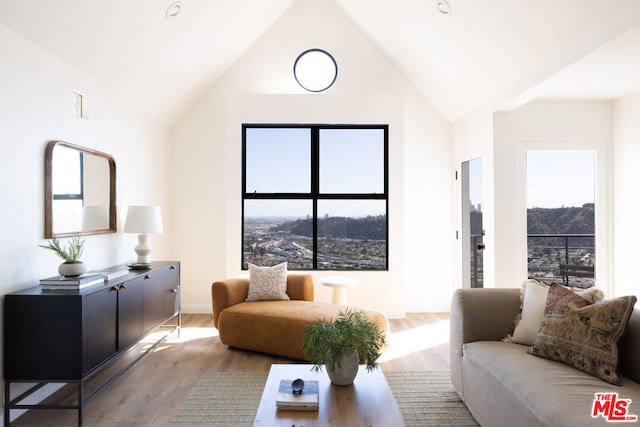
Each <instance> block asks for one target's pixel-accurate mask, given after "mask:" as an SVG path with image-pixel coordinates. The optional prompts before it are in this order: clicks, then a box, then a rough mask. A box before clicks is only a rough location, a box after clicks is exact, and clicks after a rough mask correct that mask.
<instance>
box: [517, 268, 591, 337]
mask: <svg viewBox="0 0 640 427" xmlns="http://www.w3.org/2000/svg"><path fill="white" fill-rule="evenodd" d="M550 287H551V285H548V284H546V283H544V282H541V281H539V280H536V279H528V280H526V281H525V282H524V283H523V285H522V288H521V290H520V313H519V314H518V315H517V316H516V318H515V321H514V323H515V329H514V331H513V335H508V336H507V337H506V338H505V339H504V341H506V342H512V343H517V344H526V345H532V344H533V343H534V341H535V340H536V336H537V335H538V329H539V328H540V324H541V323H542V318H543V317H544V307H545V305H546V303H547V295H548V293H549V288H550ZM567 289H570V290H571V291H572V292H575V293H577V294H578V295H580V296H581V297H582V298H584V299H586V300H587V301H589V303H591V304H593V303H596V302H600V301H602V300H603V299H604V293H603V292H602V291H601V290H600V289H598V288H596V287H595V286H594V287H591V288H588V289H580V288H567Z"/></svg>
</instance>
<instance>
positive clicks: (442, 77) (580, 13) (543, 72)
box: [0, 0, 640, 121]
mask: <svg viewBox="0 0 640 427" xmlns="http://www.w3.org/2000/svg"><path fill="white" fill-rule="evenodd" d="M172 1H173V0H134V1H131V0H109V1H104V0H54V1H52V0H20V1H13V0H0V23H2V24H4V25H5V26H7V27H8V28H10V29H12V30H13V31H15V32H17V33H19V34H21V35H22V36H23V37H25V38H26V39H28V40H30V41H31V42H33V43H34V44H36V45H38V46H40V47H42V48H44V49H46V50H48V51H49V52H51V53H53V54H54V55H56V56H58V57H59V58H61V59H62V60H64V61H66V62H67V63H69V64H71V65H73V66H75V67H76V68H78V69H80V70H82V71H83V72H85V73H86V74H87V75H89V76H91V77H93V78H94V79H96V80H97V81H99V82H101V83H103V84H105V85H107V86H108V87H111V88H113V89H114V90H117V91H122V93H136V94H137V97H138V98H139V99H142V100H144V101H145V103H146V107H147V108H149V109H151V111H152V112H153V113H155V114H157V115H159V116H160V117H162V118H164V119H166V120H168V121H171V120H173V119H174V118H175V116H176V115H177V114H179V113H180V112H181V111H182V110H183V109H184V108H185V107H186V106H188V105H189V104H190V103H191V102H193V100H194V99H195V98H196V97H197V96H198V95H199V94H201V93H202V91H203V90H204V89H205V88H206V87H207V86H208V85H210V84H211V83H212V82H213V81H215V79H217V78H218V77H219V76H220V75H221V74H222V73H223V72H224V71H225V70H226V69H227V68H228V67H229V66H231V64H233V63H234V62H235V61H236V60H237V59H238V58H239V57H240V56H241V55H242V54H243V53H244V52H245V51H246V50H247V49H249V47H250V46H251V45H252V44H253V43H254V42H255V41H256V40H258V39H259V38H260V37H261V36H262V35H263V34H264V33H265V32H266V31H267V30H268V29H269V28H270V27H271V26H272V25H273V24H274V23H275V22H276V21H277V20H278V19H279V18H280V17H281V16H282V14H283V13H285V11H286V10H287V9H288V8H289V7H290V6H291V5H292V4H293V3H294V2H295V1H296V0H268V1H265V0H233V1H232V0H226V1H224V0H181V3H182V12H181V13H180V15H179V16H178V17H177V18H176V19H174V20H170V21H168V20H167V19H166V18H165V10H166V9H167V7H168V6H169V5H170V4H171V3H172ZM297 1H304V2H306V3H308V7H310V8H313V7H322V4H323V3H326V2H335V4H337V5H338V6H339V7H340V8H341V9H342V10H343V11H344V12H345V14H346V15H347V16H348V17H350V18H351V19H352V20H353V22H354V23H355V24H356V25H357V26H358V27H359V28H360V29H361V30H362V31H363V32H364V33H365V34H366V35H367V36H368V37H369V38H370V39H371V40H372V41H373V42H374V43H375V44H376V45H378V47H379V48H380V49H381V50H382V51H383V52H384V53H385V54H386V55H387V56H388V57H389V58H390V59H391V60H392V61H393V62H394V63H395V64H396V65H397V66H398V67H399V68H400V69H401V70H402V71H403V72H404V73H405V74H406V75H407V76H408V77H409V78H410V79H411V80H412V81H413V82H414V84H415V85H416V87H417V88H418V89H419V90H421V91H422V92H423V93H424V94H425V96H426V97H427V98H428V99H430V100H431V102H433V103H434V105H435V106H436V107H437V108H438V109H439V110H440V111H442V113H443V114H444V115H445V116H446V117H447V118H449V119H450V120H456V119H458V118H460V117H462V116H463V115H464V114H466V113H468V112H471V111H473V110H475V109H476V108H479V107H480V106H483V105H489V106H490V107H491V108H494V109H501V108H510V107H513V106H517V105H519V104H520V103H522V102H526V101H528V100H531V99H534V98H540V97H541V98H562V99H565V98H568V99H574V98H579V99H613V98H616V97H619V96H622V95H626V94H629V93H632V92H635V91H638V90H640V27H639V25H640V1H638V0H555V1H550V0H448V1H449V3H450V5H451V8H452V13H450V14H449V15H442V14H440V13H439V12H438V11H437V8H436V0H394V1H393V2H391V1H389V0H297Z"/></svg>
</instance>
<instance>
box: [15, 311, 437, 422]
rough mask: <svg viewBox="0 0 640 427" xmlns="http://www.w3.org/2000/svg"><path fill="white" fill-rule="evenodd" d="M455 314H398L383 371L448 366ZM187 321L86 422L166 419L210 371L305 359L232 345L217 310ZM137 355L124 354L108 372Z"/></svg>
mask: <svg viewBox="0 0 640 427" xmlns="http://www.w3.org/2000/svg"><path fill="white" fill-rule="evenodd" d="M448 319H449V317H448V314H446V313H420V314H415V313H411V314H408V315H407V317H406V318H405V319H391V320H390V321H389V326H390V334H389V347H388V348H387V350H386V351H385V354H384V355H383V357H382V359H381V360H382V361H381V364H380V365H381V367H382V369H383V371H401V370H416V369H419V370H446V369H449V343H448ZM182 326H183V328H182V332H181V334H180V337H177V336H172V337H170V338H169V339H168V340H167V341H165V342H164V343H162V344H160V345H159V346H158V347H157V348H156V349H155V350H154V351H152V352H151V353H149V354H148V355H147V356H145V357H144V358H143V359H142V360H140V362H138V363H137V364H136V365H134V366H133V367H132V368H131V369H129V370H128V371H127V372H126V373H125V374H124V375H123V376H122V377H120V378H119V379H118V380H117V381H115V382H114V383H113V384H112V385H111V386H110V387H109V388H107V389H106V390H105V391H104V392H102V393H101V394H100V395H99V396H97V397H96V398H95V399H94V400H93V401H91V402H90V403H89V404H88V405H87V406H86V407H85V408H84V426H86V427H157V426H163V425H166V424H168V423H169V421H170V420H171V418H172V417H173V414H174V413H175V412H176V411H177V410H178V408H179V407H180V405H181V404H182V402H183V401H184V399H185V398H186V396H187V394H188V393H189V392H190V391H191V388H192V387H193V385H194V384H195V382H196V381H197V380H198V379H199V378H200V377H201V376H202V374H203V373H204V372H216V371H263V372H268V371H269V368H270V367H271V365H272V364H273V363H297V362H299V361H294V360H290V359H286V358H282V357H277V356H272V355H266V354H261V353H255V352H251V351H245V350H239V349H233V348H228V347H227V346H225V345H223V344H222V343H220V341H219V339H218V337H217V331H216V329H215V328H214V327H213V322H212V318H211V315H204V314H184V315H183V318H182ZM445 332H446V336H445ZM136 351H137V350H136ZM133 356H134V355H133V354H128V355H126V357H124V358H122V360H118V361H117V362H116V363H114V366H113V367H110V369H109V370H108V372H107V374H108V373H109V372H112V371H113V372H115V371H116V370H117V369H119V367H120V366H121V365H122V364H123V363H125V362H126V361H127V360H128V358H131V357H133ZM103 377H104V376H103ZM99 379H100V377H98V378H96V380H99ZM74 393H75V391H73V390H68V389H63V390H62V391H61V392H58V393H56V394H55V395H54V396H52V397H51V398H50V399H48V401H55V402H56V403H59V402H60V401H70V402H73V399H74V398H75V394H74ZM76 425H77V413H76V411H75V410H32V411H29V412H28V413H27V414H25V415H23V416H21V417H19V418H18V419H17V420H15V421H14V422H12V423H11V426H15V427H44V426H58V427H66V426H70V427H72V426H76Z"/></svg>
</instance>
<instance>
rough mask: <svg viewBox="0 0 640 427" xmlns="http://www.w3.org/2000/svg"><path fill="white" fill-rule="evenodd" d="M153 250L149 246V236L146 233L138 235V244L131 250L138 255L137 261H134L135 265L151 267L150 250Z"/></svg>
mask: <svg viewBox="0 0 640 427" xmlns="http://www.w3.org/2000/svg"><path fill="white" fill-rule="evenodd" d="M152 249H153V248H152V247H151V245H150V244H149V235H148V234H147V233H141V234H138V244H137V245H136V246H135V247H134V248H133V250H134V251H135V252H136V254H137V255H138V259H136V262H135V263H136V264H138V265H146V266H150V265H151V250H152Z"/></svg>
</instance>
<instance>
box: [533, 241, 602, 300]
mask: <svg viewBox="0 0 640 427" xmlns="http://www.w3.org/2000/svg"><path fill="white" fill-rule="evenodd" d="M527 237H528V241H527V252H528V254H527V255H528V266H529V267H528V268H529V277H534V278H537V279H540V280H544V281H546V282H558V283H560V282H561V283H564V284H568V285H570V286H576V287H581V288H587V287H590V286H593V285H594V276H595V274H594V273H595V270H594V268H593V267H594V265H595V257H596V251H595V235H594V234H529V235H527Z"/></svg>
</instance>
